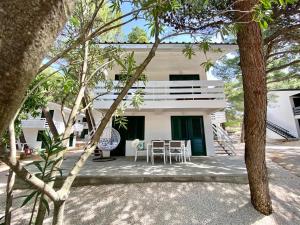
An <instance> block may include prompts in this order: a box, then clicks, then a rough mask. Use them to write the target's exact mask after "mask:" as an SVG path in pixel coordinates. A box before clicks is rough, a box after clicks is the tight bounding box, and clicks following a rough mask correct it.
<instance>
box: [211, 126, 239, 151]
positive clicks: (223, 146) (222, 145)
mask: <svg viewBox="0 0 300 225" xmlns="http://www.w3.org/2000/svg"><path fill="white" fill-rule="evenodd" d="M212 127H213V132H214V139H215V153H216V154H217V155H230V156H232V155H236V153H235V147H234V145H233V140H232V139H231V138H230V137H229V136H228V134H227V132H226V131H225V130H224V129H223V128H222V127H220V126H219V125H216V124H213V125H212Z"/></svg>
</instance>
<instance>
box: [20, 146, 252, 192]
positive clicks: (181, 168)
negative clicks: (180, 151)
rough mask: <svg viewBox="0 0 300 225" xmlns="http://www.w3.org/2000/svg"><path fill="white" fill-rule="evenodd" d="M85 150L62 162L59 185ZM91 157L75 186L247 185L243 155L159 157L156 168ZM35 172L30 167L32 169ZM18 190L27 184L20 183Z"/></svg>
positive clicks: (143, 162)
mask: <svg viewBox="0 0 300 225" xmlns="http://www.w3.org/2000/svg"><path fill="white" fill-rule="evenodd" d="M81 152H82V151H74V152H70V153H69V154H68V155H67V156H66V159H65V160H64V162H63V165H62V168H63V176H62V177H60V178H59V182H58V186H59V185H60V184H61V182H62V180H63V179H64V177H65V176H66V175H67V173H68V171H69V170H70V168H71V167H72V166H73V165H74V163H75V161H76V160H77V158H78V157H79V155H80V154H81ZM92 159H93V156H91V157H90V158H89V159H88V161H87V162H86V164H85V165H84V167H83V169H82V170H81V171H80V174H79V175H78V176H77V178H76V180H75V182H74V184H73V186H74V187H76V186H86V185H102V184H126V183H147V182H222V183H237V184H247V183H248V179H247V173H246V169H245V164H244V162H243V159H242V157H241V156H214V157H193V158H192V160H191V162H186V163H181V162H175V163H174V162H173V164H172V165H170V164H166V165H164V164H163V160H162V159H160V158H157V160H156V161H155V165H152V164H151V163H147V162H146V159H143V158H139V159H138V161H137V162H134V159H133V158H131V157H116V160H113V161H108V162H94V161H93V160H92ZM31 169H33V168H32V167H29V170H31ZM17 187H18V188H23V187H24V183H21V182H20V181H18V183H17Z"/></svg>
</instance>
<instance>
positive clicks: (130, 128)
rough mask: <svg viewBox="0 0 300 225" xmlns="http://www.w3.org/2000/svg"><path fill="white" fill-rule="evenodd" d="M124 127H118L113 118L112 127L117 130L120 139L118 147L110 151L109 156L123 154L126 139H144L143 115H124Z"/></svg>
mask: <svg viewBox="0 0 300 225" xmlns="http://www.w3.org/2000/svg"><path fill="white" fill-rule="evenodd" d="M126 119H127V124H126V126H127V127H126V128H124V127H120V126H119V124H116V123H115V119H114V118H113V128H115V129H116V130H117V131H119V133H120V136H121V141H120V144H119V145H118V147H117V148H116V149H115V150H113V151H111V152H110V155H111V156H125V153H126V140H134V139H136V138H138V139H140V140H144V134H145V117H144V116H126Z"/></svg>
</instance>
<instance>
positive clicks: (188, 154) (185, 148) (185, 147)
mask: <svg viewBox="0 0 300 225" xmlns="http://www.w3.org/2000/svg"><path fill="white" fill-rule="evenodd" d="M182 142H183V157H184V162H186V159H188V160H189V161H191V152H190V151H189V150H188V144H189V143H190V140H185V141H182Z"/></svg>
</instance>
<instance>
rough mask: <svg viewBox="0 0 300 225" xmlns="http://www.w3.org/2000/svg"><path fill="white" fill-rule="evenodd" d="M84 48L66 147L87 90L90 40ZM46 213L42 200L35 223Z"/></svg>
mask: <svg viewBox="0 0 300 225" xmlns="http://www.w3.org/2000/svg"><path fill="white" fill-rule="evenodd" d="M83 50H84V60H83V63H82V69H81V72H80V74H79V76H78V79H79V80H80V89H79V92H78V93H77V96H76V99H75V101H74V104H73V107H72V110H71V113H70V115H69V118H68V121H67V125H66V128H65V131H64V134H63V137H62V140H63V142H62V143H63V145H64V146H65V147H66V148H67V146H68V144H69V137H70V135H71V131H72V126H73V124H74V123H75V122H76V116H77V114H78V111H79V108H80V104H81V101H82V99H83V97H84V92H85V89H86V84H85V81H86V76H87V70H88V57H89V41H87V42H86V43H84V45H83ZM63 154H64V151H62V152H60V153H59V156H63ZM62 162H63V158H62V159H61V160H60V161H59V162H58V163H57V164H56V167H58V168H59V167H60V166H61V164H62ZM57 174H58V172H57V171H53V172H52V173H51V177H55V176H56V175H57ZM49 185H50V186H51V187H53V185H54V182H53V181H52V182H50V183H49ZM45 200H46V201H47V200H48V199H47V198H45ZM40 201H41V200H40ZM45 215H46V209H45V206H44V204H41V202H40V204H39V209H38V213H37V220H36V222H35V225H42V224H43V221H44V218H45Z"/></svg>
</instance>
